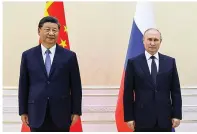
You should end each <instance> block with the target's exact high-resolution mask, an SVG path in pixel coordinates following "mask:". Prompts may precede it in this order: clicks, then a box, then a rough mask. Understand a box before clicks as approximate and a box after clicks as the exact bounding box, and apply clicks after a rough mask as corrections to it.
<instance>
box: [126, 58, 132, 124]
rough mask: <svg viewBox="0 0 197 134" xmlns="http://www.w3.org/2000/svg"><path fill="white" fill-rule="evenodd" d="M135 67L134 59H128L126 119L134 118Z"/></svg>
mask: <svg viewBox="0 0 197 134" xmlns="http://www.w3.org/2000/svg"><path fill="white" fill-rule="evenodd" d="M133 91H134V68H133V64H132V60H128V63H127V67H126V72H125V80H124V92H123V107H124V121H125V122H128V121H132V120H134V93H133Z"/></svg>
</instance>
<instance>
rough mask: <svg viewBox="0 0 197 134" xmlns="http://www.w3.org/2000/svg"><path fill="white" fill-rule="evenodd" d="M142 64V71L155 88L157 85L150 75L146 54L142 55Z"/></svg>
mask: <svg viewBox="0 0 197 134" xmlns="http://www.w3.org/2000/svg"><path fill="white" fill-rule="evenodd" d="M140 63H141V68H142V70H143V71H144V73H145V74H146V76H147V77H148V81H149V82H150V83H152V85H153V86H155V84H154V82H153V79H152V76H151V75H150V71H149V67H148V63H147V60H146V57H145V54H143V55H142V58H141V62H140Z"/></svg>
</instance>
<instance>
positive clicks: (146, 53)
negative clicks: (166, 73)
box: [145, 51, 159, 60]
mask: <svg viewBox="0 0 197 134" xmlns="http://www.w3.org/2000/svg"><path fill="white" fill-rule="evenodd" d="M145 56H146V60H149V59H150V57H151V56H152V55H151V54H149V53H148V52H147V51H145ZM153 56H155V58H156V59H157V60H159V54H158V52H157V53H155V54H154V55H153Z"/></svg>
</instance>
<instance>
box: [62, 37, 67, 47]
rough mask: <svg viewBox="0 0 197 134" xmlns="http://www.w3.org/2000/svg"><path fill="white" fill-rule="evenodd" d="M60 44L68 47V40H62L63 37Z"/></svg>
mask: <svg viewBox="0 0 197 134" xmlns="http://www.w3.org/2000/svg"><path fill="white" fill-rule="evenodd" d="M60 45H61V46H63V47H66V46H67V45H66V40H62V39H61V43H60Z"/></svg>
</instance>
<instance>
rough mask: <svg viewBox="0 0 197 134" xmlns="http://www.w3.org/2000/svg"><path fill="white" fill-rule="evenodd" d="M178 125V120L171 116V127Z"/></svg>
mask: <svg viewBox="0 0 197 134" xmlns="http://www.w3.org/2000/svg"><path fill="white" fill-rule="evenodd" d="M179 125H180V120H179V119H176V118H173V119H172V127H173V128H175V127H178V126H179Z"/></svg>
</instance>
